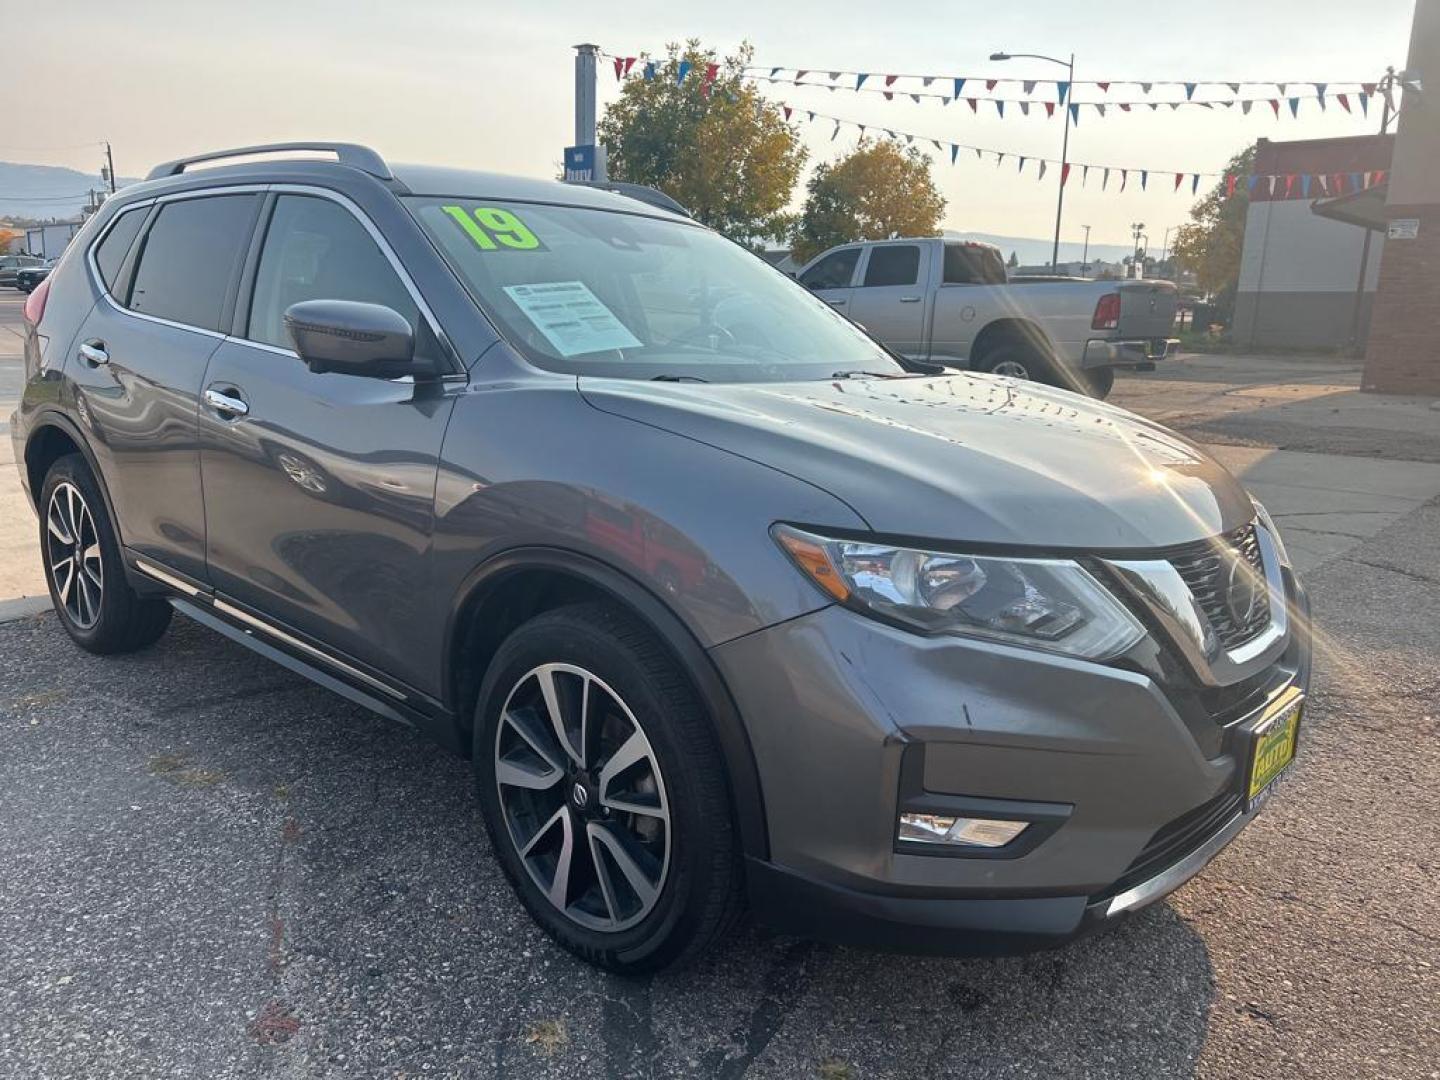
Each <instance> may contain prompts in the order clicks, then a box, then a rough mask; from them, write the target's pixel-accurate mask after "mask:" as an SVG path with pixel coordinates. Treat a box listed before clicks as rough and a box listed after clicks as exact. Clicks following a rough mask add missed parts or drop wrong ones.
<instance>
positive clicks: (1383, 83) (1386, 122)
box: [1350, 65, 1404, 352]
mask: <svg viewBox="0 0 1440 1080" xmlns="http://www.w3.org/2000/svg"><path fill="white" fill-rule="evenodd" d="M1398 77H1399V78H1401V79H1403V78H1404V72H1401V73H1400V75H1399V76H1398ZM1396 78H1397V75H1396V73H1395V68H1394V66H1393V65H1392V66H1391V67H1387V68H1386V69H1385V74H1384V76H1383V77H1382V78H1381V79H1380V85H1379V89H1380V91H1381V97H1382V101H1381V107H1380V134H1381V135H1384V134H1385V133H1386V132H1387V131H1388V130H1389V128H1390V112H1391V106H1392V103H1393V96H1392V95H1393V94H1394V93H1395V80H1396ZM1402 93H1403V90H1402ZM1374 232H1375V230H1374V229H1366V230H1365V239H1364V240H1362V241H1361V243H1360V273H1359V275H1358V276H1357V277H1356V279H1355V300H1354V302H1353V303H1352V304H1351V306H1350V348H1351V349H1353V350H1355V351H1356V352H1359V351H1360V322H1361V318H1360V316H1361V312H1362V311H1363V310H1364V307H1365V279H1366V278H1367V277H1369V276H1370V241H1371V240H1372V238H1373V235H1374Z"/></svg>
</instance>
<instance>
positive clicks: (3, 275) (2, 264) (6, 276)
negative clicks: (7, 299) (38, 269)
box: [0, 255, 45, 289]
mask: <svg viewBox="0 0 1440 1080" xmlns="http://www.w3.org/2000/svg"><path fill="white" fill-rule="evenodd" d="M44 265H45V260H44V259H42V258H40V257H39V256H38V255H0V286H6V285H8V286H9V287H10V288H12V289H13V288H14V287H15V278H16V275H17V274H18V273H19V272H20V271H21V270H23V269H25V268H26V267H31V266H44Z"/></svg>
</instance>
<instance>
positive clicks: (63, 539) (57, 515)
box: [45, 480, 105, 630]
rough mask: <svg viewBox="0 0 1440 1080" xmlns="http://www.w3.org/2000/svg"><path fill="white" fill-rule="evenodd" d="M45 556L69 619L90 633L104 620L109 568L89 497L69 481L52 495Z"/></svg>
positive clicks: (56, 591) (57, 593)
mask: <svg viewBox="0 0 1440 1080" xmlns="http://www.w3.org/2000/svg"><path fill="white" fill-rule="evenodd" d="M45 554H46V559H45V564H46V566H47V567H48V569H49V572H50V580H51V582H53V583H54V586H55V595H56V596H58V597H59V598H60V605H61V607H63V608H64V609H65V615H66V617H68V618H69V620H70V621H71V622H72V623H74V624H75V625H76V626H77V627H79V628H80V629H81V630H89V629H90V628H91V627H92V626H94V625H95V624H96V623H97V622H98V621H99V619H100V601H101V599H102V597H103V596H104V590H105V564H104V561H103V560H102V559H101V558H100V534H99V532H97V531H96V529H95V518H94V516H93V515H92V514H91V513H90V507H89V506H88V505H87V504H86V502H85V496H84V495H82V494H81V493H80V489H79V488H77V487H76V486H75V485H74V484H72V483H70V482H69V481H68V480H67V481H62V482H61V483H59V484H56V485H55V490H54V491H52V492H51V493H50V504H49V506H47V507H46V510H45Z"/></svg>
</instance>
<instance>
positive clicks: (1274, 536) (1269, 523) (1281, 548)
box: [1250, 495, 1291, 569]
mask: <svg viewBox="0 0 1440 1080" xmlns="http://www.w3.org/2000/svg"><path fill="white" fill-rule="evenodd" d="M1250 501H1251V502H1252V503H1254V504H1255V516H1256V517H1258V518H1259V519H1260V524H1261V525H1262V526H1264V528H1265V531H1266V532H1268V533H1269V534H1270V539H1271V540H1274V541H1275V554H1276V555H1277V556H1278V557H1279V559H1280V565H1281V566H1283V567H1286V568H1287V569H1289V568H1290V567H1291V562H1290V553H1289V552H1288V551H1286V550H1285V541H1284V540H1281V539H1280V530H1279V529H1277V528H1276V527H1275V522H1274V521H1273V520H1272V519H1271V517H1270V511H1268V510H1266V509H1265V505H1264V504H1263V503H1262V502H1261V501H1260V500H1259V499H1257V498H1255V496H1254V495H1251V496H1250Z"/></svg>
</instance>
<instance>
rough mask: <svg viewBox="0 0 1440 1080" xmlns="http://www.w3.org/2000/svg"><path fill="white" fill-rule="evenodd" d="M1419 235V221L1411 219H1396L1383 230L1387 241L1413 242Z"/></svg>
mask: <svg viewBox="0 0 1440 1080" xmlns="http://www.w3.org/2000/svg"><path fill="white" fill-rule="evenodd" d="M1419 235H1420V219H1419V218H1413V217H1402V218H1396V219H1395V220H1394V221H1392V222H1390V227H1389V228H1388V229H1386V230H1385V238H1386V239H1387V240H1414V239H1415V238H1416V237H1418V236H1419Z"/></svg>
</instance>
